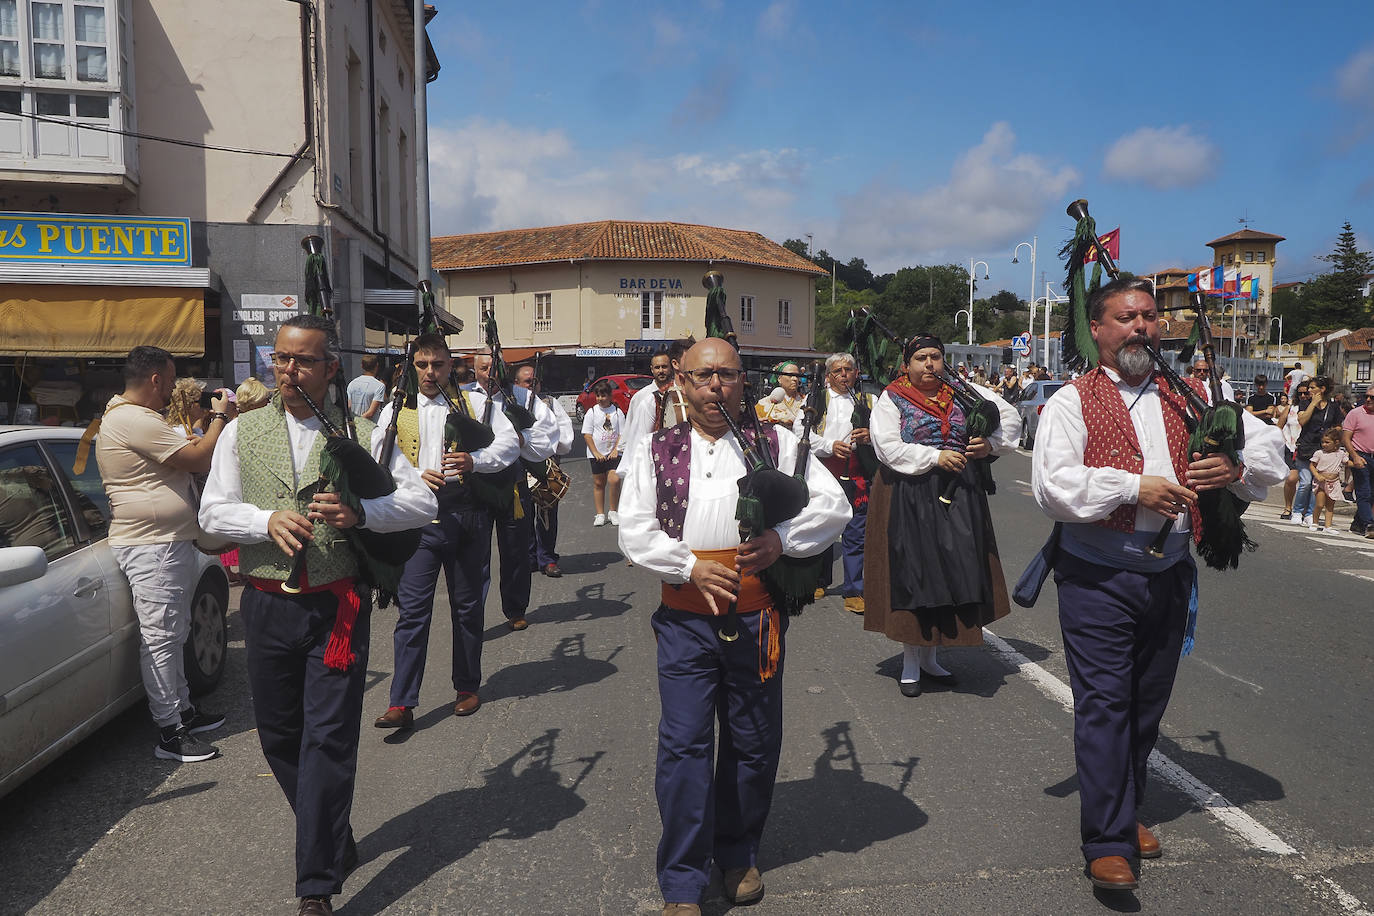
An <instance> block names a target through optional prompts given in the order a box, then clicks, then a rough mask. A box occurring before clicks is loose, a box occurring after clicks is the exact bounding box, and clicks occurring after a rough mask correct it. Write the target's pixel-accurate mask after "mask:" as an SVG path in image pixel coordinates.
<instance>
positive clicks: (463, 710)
mask: <svg viewBox="0 0 1374 916" xmlns="http://www.w3.org/2000/svg"><path fill="white" fill-rule="evenodd" d="M481 705H482V701H481V700H479V699H477V694H475V693H460V694H458V702H457V703H454V704H453V714H454V715H455V716H470V715H472V714H473V713H475V712H476V711H477V710H478V709H479V708H480V707H481Z"/></svg>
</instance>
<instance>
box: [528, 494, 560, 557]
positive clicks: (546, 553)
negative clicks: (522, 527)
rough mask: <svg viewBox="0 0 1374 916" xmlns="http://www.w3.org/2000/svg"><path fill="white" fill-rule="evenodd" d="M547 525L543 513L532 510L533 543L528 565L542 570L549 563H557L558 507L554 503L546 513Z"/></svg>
mask: <svg viewBox="0 0 1374 916" xmlns="http://www.w3.org/2000/svg"><path fill="white" fill-rule="evenodd" d="M548 516H549V523H548V524H547V525H545V524H544V513H543V512H542V511H540V510H539V509H535V510H534V543H533V544H531V545H530V565H531V566H537V567H538V568H540V569H543V568H544V567H545V566H548V565H549V564H550V563H557V562H558V505H557V504H556V503H555V504H554V505H553V506H552V507H551V508H550V509H549V511H548Z"/></svg>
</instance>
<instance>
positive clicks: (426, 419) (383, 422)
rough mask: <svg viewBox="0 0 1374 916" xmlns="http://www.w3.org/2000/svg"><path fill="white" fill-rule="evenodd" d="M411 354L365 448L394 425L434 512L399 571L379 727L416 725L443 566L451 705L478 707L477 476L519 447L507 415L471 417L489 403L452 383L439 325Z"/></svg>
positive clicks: (487, 551) (480, 545)
mask: <svg viewBox="0 0 1374 916" xmlns="http://www.w3.org/2000/svg"><path fill="white" fill-rule="evenodd" d="M410 363H411V369H409V370H407V373H406V376H405V378H404V380H403V382H402V384H401V385H398V386H397V394H396V396H395V397H394V398H393V399H392V401H391V403H389V404H387V405H386V406H385V407H383V408H382V412H381V415H380V417H379V421H378V422H379V425H378V428H377V430H376V431H375V432H374V433H373V434H372V453H373V455H374V456H376V457H378V458H379V459H380V458H382V457H383V451H384V449H385V448H386V445H387V439H388V431H389V430H394V431H395V432H394V433H392V434H391V438H392V439H393V441H394V443H395V447H396V448H397V449H398V450H399V451H400V452H401V454H403V455H404V456H405V458H406V460H407V461H409V462H410V463H411V464H412V465H414V466H415V468H416V469H417V470H418V471H419V472H420V476H421V478H422V479H423V480H424V482H425V484H426V486H428V487H429V489H430V490H431V491H432V492H433V493H434V494H435V497H436V499H437V500H438V512H437V514H436V515H435V517H434V518H433V519H432V524H429V525H426V526H425V527H424V528H423V529H422V533H421V535H420V546H419V548H418V549H417V550H416V551H415V555H414V556H412V557H411V558H410V560H409V562H407V563H406V567H405V572H404V573H403V574H402V576H401V583H400V589H399V591H398V593H397V596H396V599H397V600H396V604H397V612H396V632H395V638H394V651H395V656H394V657H395V671H394V673H393V675H392V678H391V701H390V705H389V706H388V708H387V710H386V712H384V713H382V715H381V716H379V717H378V718H377V720H376V721H375V722H374V723H373V724H374V725H375V726H376V727H377V728H400V729H409V728H412V727H413V726H414V724H415V714H414V709H415V707H416V706H417V705H418V704H419V701H420V682H421V680H422V679H423V678H424V673H425V660H426V657H427V655H428V652H429V631H430V626H431V624H432V622H433V619H434V592H435V589H436V587H437V585H438V580H439V573H440V571H441V570H442V571H443V573H444V579H445V581H446V582H447V584H448V603H449V617H450V620H451V621H452V624H453V664H452V676H453V689H454V692H455V696H456V698H455V700H454V706H453V712H454V714H455V715H458V716H468V715H471V714H472V713H474V712H476V711H477V710H478V708H479V707H480V706H481V700H480V699H478V693H477V691H478V688H479V687H481V684H482V629H483V617H484V612H485V609H486V600H487V583H486V569H487V567H488V565H489V564H490V562H491V518H490V514H489V513H490V511H491V508H490V506H488V505H487V504H485V503H483V501H482V500H481V495H482V494H481V488H482V487H483V486H484V485H487V484H486V483H485V481H484V480H483V479H482V478H481V477H480V476H478V475H482V474H492V473H497V472H500V471H503V470H504V469H505V468H507V467H509V466H510V465H511V464H513V463H514V462H515V460H516V458H517V457H519V451H520V443H519V440H518V439H517V438H516V435H515V428H514V427H512V426H511V424H510V421H508V420H507V419H506V417H505V415H504V414H502V413H500V412H496V413H494V414H493V416H492V418H491V425H490V426H489V427H488V426H482V425H481V424H480V423H479V422H478V421H477V420H476V419H475V418H476V417H478V416H481V414H482V412H483V411H482V408H483V407H484V405H485V403H486V398H485V397H484V396H483V395H482V393H481V392H477V391H452V390H451V387H450V385H449V376H450V373H451V372H452V370H453V357H452V356H451V355H450V353H449V347H448V342H447V341H445V340H444V337H443V335H442V334H438V333H428V334H421V335H420V336H419V337H417V338H415V340H414V341H412V342H411V345H410ZM411 370H413V375H412V371H411ZM410 387H413V388H414V389H416V390H414V392H413V398H412V397H411V396H409V394H408V393H407V392H406V391H405V390H404V389H406V388H410ZM471 427H476V429H475V431H474V432H475V433H476V435H473V433H470V432H469V428H471ZM465 440H466V441H465Z"/></svg>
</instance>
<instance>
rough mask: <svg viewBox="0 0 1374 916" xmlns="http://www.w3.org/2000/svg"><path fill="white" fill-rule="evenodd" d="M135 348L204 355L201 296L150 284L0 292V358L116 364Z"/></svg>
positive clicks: (17, 287) (14, 287)
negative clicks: (109, 360) (87, 359)
mask: <svg viewBox="0 0 1374 916" xmlns="http://www.w3.org/2000/svg"><path fill="white" fill-rule="evenodd" d="M137 346H153V347H162V348H163V349H164V350H167V351H168V352H170V353H171V354H172V355H173V356H202V355H204V353H205V291H204V290H199V289H182V288H179V287H155V286H61V285H51V286H50V285H47V284H39V283H32V284H24V283H8V284H4V285H3V286H0V356H25V355H27V356H78V357H80V356H85V357H111V358H119V357H124V356H128V355H129V351H130V350H132V349H133V348H134V347H137Z"/></svg>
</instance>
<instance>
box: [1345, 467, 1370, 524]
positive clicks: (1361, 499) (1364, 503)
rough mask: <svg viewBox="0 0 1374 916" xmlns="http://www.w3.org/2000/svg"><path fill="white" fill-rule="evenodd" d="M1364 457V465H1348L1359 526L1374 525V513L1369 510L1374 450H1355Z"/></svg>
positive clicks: (1356, 520)
mask: <svg viewBox="0 0 1374 916" xmlns="http://www.w3.org/2000/svg"><path fill="white" fill-rule="evenodd" d="M1356 454H1358V455H1359V456H1360V457H1361V458H1363V459H1364V467H1362V468H1357V467H1355V466H1354V465H1351V467H1350V479H1351V480H1352V481H1353V482H1354V484H1355V522H1356V524H1358V525H1360V526H1361V527H1364V528H1368V527H1369V526H1370V525H1374V513H1372V512H1371V511H1370V488H1369V474H1370V465H1371V463H1374V452H1356Z"/></svg>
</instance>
